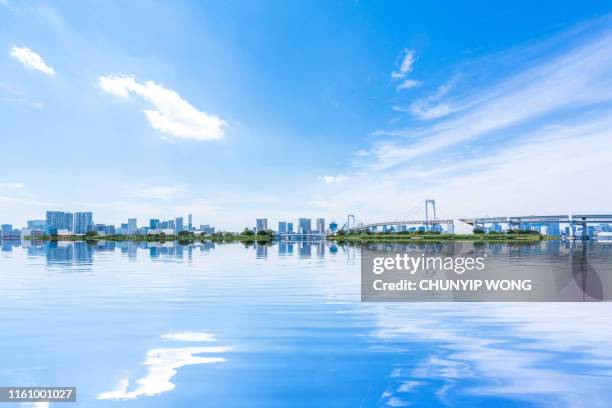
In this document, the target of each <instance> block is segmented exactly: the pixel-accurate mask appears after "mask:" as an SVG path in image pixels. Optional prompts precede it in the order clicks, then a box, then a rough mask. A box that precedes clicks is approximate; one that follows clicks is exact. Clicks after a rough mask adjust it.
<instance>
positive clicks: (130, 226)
mask: <svg viewBox="0 0 612 408" xmlns="http://www.w3.org/2000/svg"><path fill="white" fill-rule="evenodd" d="M127 232H128V234H130V235H134V234H136V233H137V232H138V227H137V226H136V218H128V222H127Z"/></svg>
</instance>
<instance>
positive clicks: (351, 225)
mask: <svg viewBox="0 0 612 408" xmlns="http://www.w3.org/2000/svg"><path fill="white" fill-rule="evenodd" d="M351 221H352V222H351ZM351 228H355V216H354V215H353V214H349V215H348V217H346V229H349V230H350V229H351Z"/></svg>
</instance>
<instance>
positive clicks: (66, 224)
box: [46, 211, 74, 231]
mask: <svg viewBox="0 0 612 408" xmlns="http://www.w3.org/2000/svg"><path fill="white" fill-rule="evenodd" d="M46 224H47V228H48V229H54V230H69V231H72V230H73V226H74V216H73V215H72V213H70V212H64V211H47V218H46Z"/></svg>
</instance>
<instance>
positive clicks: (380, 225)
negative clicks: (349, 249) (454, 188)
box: [340, 199, 455, 234]
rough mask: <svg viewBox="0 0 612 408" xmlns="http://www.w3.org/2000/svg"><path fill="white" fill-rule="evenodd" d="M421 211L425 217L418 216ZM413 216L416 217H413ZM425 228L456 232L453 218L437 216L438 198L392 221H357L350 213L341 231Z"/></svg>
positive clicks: (427, 200) (450, 232)
mask: <svg viewBox="0 0 612 408" xmlns="http://www.w3.org/2000/svg"><path fill="white" fill-rule="evenodd" d="M419 213H421V214H422V213H424V215H425V218H424V219H418V218H416V217H417V216H418V214H419ZM411 217H415V218H412V219H411ZM412 228H414V229H418V228H420V229H423V230H425V231H439V232H446V233H449V234H452V233H454V232H455V225H454V221H453V220H452V219H438V218H437V216H436V200H432V199H426V200H425V202H424V203H422V204H419V205H417V206H415V207H413V208H411V209H410V210H408V211H407V212H406V213H404V214H402V215H401V216H399V217H397V218H396V219H395V220H392V221H382V222H373V223H367V224H364V223H360V224H357V223H356V222H355V215H354V214H349V215H348V216H347V219H346V223H344V225H343V226H342V227H341V228H340V230H341V231H347V232H348V231H378V230H379V229H382V231H383V232H387V231H398V232H399V231H409V230H410V229H412Z"/></svg>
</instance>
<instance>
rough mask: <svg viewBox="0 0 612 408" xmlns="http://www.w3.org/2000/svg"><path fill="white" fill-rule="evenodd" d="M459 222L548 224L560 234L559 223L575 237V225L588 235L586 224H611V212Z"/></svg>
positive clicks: (513, 225) (476, 224) (522, 225)
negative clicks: (566, 227) (567, 228)
mask: <svg viewBox="0 0 612 408" xmlns="http://www.w3.org/2000/svg"><path fill="white" fill-rule="evenodd" d="M459 220H460V221H461V222H464V223H466V224H469V225H472V226H473V227H474V228H482V229H484V228H485V226H486V225H487V224H491V225H494V226H501V225H506V226H507V228H508V229H518V230H525V229H530V228H531V226H532V225H534V224H535V225H537V226H546V225H547V226H550V227H552V228H554V229H556V231H555V232H556V233H555V234H550V235H560V231H559V228H560V224H566V225H567V226H568V227H569V236H570V237H573V238H575V237H576V226H581V227H582V236H583V237H585V236H587V235H588V225H589V224H590V225H593V224H595V225H600V224H612V214H568V215H523V216H508V217H482V218H460V219H459Z"/></svg>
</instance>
